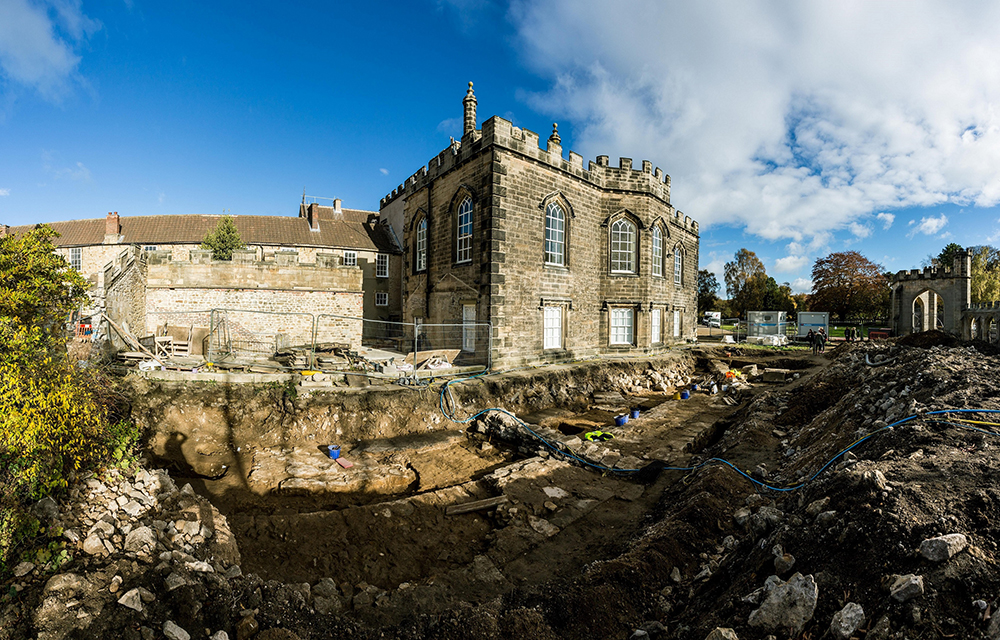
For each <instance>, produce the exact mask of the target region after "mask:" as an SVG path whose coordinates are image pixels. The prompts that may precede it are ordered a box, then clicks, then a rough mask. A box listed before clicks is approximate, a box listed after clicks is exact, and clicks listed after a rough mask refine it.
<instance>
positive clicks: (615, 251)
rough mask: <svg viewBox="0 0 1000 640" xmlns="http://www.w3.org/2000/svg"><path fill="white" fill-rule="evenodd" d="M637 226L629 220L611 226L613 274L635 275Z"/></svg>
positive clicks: (616, 222) (618, 221) (619, 221)
mask: <svg viewBox="0 0 1000 640" xmlns="http://www.w3.org/2000/svg"><path fill="white" fill-rule="evenodd" d="M635 237H636V233H635V225H633V224H632V223H631V222H629V221H628V220H617V221H615V222H614V223H612V224H611V272H612V273H635Z"/></svg>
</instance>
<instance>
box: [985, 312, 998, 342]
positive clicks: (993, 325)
mask: <svg viewBox="0 0 1000 640" xmlns="http://www.w3.org/2000/svg"><path fill="white" fill-rule="evenodd" d="M997 331H998V329H997V319H996V318H990V330H989V334H988V335H989V341H990V342H991V343H992V344H996V343H997V340H998V338H1000V336H998V334H997Z"/></svg>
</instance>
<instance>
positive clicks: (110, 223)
mask: <svg viewBox="0 0 1000 640" xmlns="http://www.w3.org/2000/svg"><path fill="white" fill-rule="evenodd" d="M121 231H122V225H121V221H120V220H119V219H118V212H117V211H113V212H112V211H108V217H107V218H105V220H104V244H120V243H121V241H122V237H121Z"/></svg>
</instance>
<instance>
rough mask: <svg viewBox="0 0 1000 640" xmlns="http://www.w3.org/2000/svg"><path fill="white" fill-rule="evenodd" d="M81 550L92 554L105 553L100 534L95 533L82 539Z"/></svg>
mask: <svg viewBox="0 0 1000 640" xmlns="http://www.w3.org/2000/svg"><path fill="white" fill-rule="evenodd" d="M83 552H84V553H87V554H90V555H92V556H96V555H98V554H102V553H105V549H104V542H103V541H102V540H101V538H100V536H98V535H97V534H96V533H92V534H90V535H89V536H87V539H86V540H84V541H83Z"/></svg>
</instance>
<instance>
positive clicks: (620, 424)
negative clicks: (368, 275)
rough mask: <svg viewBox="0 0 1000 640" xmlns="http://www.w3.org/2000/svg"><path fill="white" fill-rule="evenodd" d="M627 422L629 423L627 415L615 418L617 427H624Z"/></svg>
mask: <svg viewBox="0 0 1000 640" xmlns="http://www.w3.org/2000/svg"><path fill="white" fill-rule="evenodd" d="M626 422H628V416H626V415H620V416H615V426H616V427H624V426H625V423H626Z"/></svg>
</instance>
